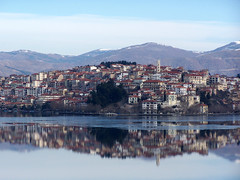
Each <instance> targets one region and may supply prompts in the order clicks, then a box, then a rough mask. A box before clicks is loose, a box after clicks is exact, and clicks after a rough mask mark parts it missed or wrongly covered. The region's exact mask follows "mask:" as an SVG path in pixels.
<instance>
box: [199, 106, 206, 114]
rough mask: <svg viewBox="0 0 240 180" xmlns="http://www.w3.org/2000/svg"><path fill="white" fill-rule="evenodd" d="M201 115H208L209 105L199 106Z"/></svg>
mask: <svg viewBox="0 0 240 180" xmlns="http://www.w3.org/2000/svg"><path fill="white" fill-rule="evenodd" d="M198 107H199V113H200V114H207V113H208V105H206V104H199V105H198Z"/></svg>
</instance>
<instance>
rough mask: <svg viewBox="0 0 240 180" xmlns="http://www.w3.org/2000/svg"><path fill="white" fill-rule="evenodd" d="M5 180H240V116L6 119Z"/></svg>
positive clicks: (2, 142)
mask: <svg viewBox="0 0 240 180" xmlns="http://www.w3.org/2000/svg"><path fill="white" fill-rule="evenodd" d="M0 159H1V163H0V179H1V180H2V179H3V180H33V179H34V180H38V179H39V180H43V179H44V180H55V179H56V180H75V179H84V180H85V179H103V180H106V179H109V180H110V179H111V180H112V179H114V180H115V179H129V180H130V179H131V180H132V179H142V180H151V179H184V180H186V179H209V180H210V179H211V180H212V179H224V180H225V179H226V180H229V179H234V180H235V179H236V180H237V179H240V115H226V116H165V117H157V116H156V117H154V116H150V117H144V116H143V117H134V116H133V117H131V116H126V117H124V116H121V117H118V116H117V117H104V116H50V117H31V116H28V117H26V116H22V117H12V116H9V117H7V116H5V117H0Z"/></svg>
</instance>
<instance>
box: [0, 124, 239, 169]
mask: <svg viewBox="0 0 240 180" xmlns="http://www.w3.org/2000/svg"><path fill="white" fill-rule="evenodd" d="M11 125H13V124H11ZM239 141H240V129H234V130H203V131H200V130H162V131H154V130H153V131H140V130H135V131H127V130H119V129H110V128H82V127H76V126H62V125H50V124H35V123H32V124H31V123H29V124H14V126H6V127H0V142H9V143H12V144H30V145H33V146H37V147H41V148H42V147H48V148H66V149H70V150H72V151H76V152H81V153H89V154H98V155H100V156H102V157H118V158H126V157H156V163H157V165H158V164H159V163H160V158H166V157H169V156H176V155H182V154H184V153H192V152H197V153H199V154H203V155H206V154H208V150H209V149H216V148H220V147H223V146H225V145H226V144H230V143H237V142H239Z"/></svg>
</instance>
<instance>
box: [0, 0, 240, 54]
mask: <svg viewBox="0 0 240 180" xmlns="http://www.w3.org/2000/svg"><path fill="white" fill-rule="evenodd" d="M239 9H240V0H201V1H199V0H181V1H180V0H165V1H162V0H121V1H116V0H115V1H114V0H101V1H100V0H87V1H86V0H41V1H37V0H35V1H34V0H0V41H1V43H0V51H14V50H19V49H27V50H32V51H38V52H42V53H58V54H64V55H79V54H82V53H85V52H89V51H92V50H95V49H119V48H123V47H126V46H131V45H136V44H143V43H146V42H156V43H159V44H164V45H170V46H173V47H178V48H182V49H186V50H192V51H208V50H213V49H215V48H217V47H220V46H223V45H225V44H228V43H230V42H232V41H237V40H240V11H239Z"/></svg>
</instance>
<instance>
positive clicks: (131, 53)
mask: <svg viewBox="0 0 240 180" xmlns="http://www.w3.org/2000/svg"><path fill="white" fill-rule="evenodd" d="M158 59H160V60H161V65H165V66H173V67H178V66H183V67H184V68H185V69H195V70H197V69H209V70H210V72H211V73H212V74H214V73H219V74H226V75H229V76H235V75H236V74H238V73H239V72H240V42H239V41H236V42H232V43H230V44H227V45H225V46H223V47H219V48H217V49H215V50H213V51H208V52H203V53H196V52H193V51H186V50H183V49H178V48H174V47H171V46H164V45H160V44H157V43H145V44H142V45H135V46H129V47H126V48H122V49H118V50H102V49H99V50H94V51H91V52H88V53H85V54H82V55H79V56H62V55H58V54H43V53H38V52H33V51H28V50H19V51H12V52H0V76H8V75H10V74H29V73H34V72H39V71H48V70H53V69H67V68H71V67H74V66H81V65H88V64H100V63H101V62H102V61H119V60H126V61H135V62H137V63H139V64H156V61H157V60H158Z"/></svg>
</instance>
